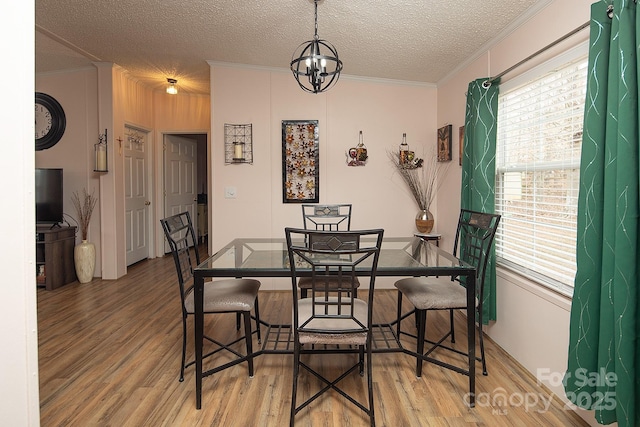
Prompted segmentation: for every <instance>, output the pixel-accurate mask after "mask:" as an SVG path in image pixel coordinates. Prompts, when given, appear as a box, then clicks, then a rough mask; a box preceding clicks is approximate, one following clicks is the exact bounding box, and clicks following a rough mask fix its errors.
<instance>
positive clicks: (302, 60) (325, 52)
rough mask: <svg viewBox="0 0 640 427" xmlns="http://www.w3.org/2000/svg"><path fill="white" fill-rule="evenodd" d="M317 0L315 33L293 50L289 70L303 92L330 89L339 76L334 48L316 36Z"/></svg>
mask: <svg viewBox="0 0 640 427" xmlns="http://www.w3.org/2000/svg"><path fill="white" fill-rule="evenodd" d="M318 1H319V0H314V3H315V34H314V36H313V40H308V41H306V42H303V43H302V44H301V45H300V46H298V47H297V48H296V50H295V52H293V56H292V59H291V65H290V67H291V71H292V72H293V77H295V79H296V81H297V82H298V85H300V87H301V88H302V90H304V91H305V92H310V93H320V92H324V91H325V90H328V89H330V88H331V87H332V86H333V85H334V84H336V82H337V81H338V78H339V77H340V71H342V61H340V59H338V52H337V51H336V48H335V47H334V46H333V45H332V44H331V43H329V42H328V41H326V40H322V39H320V38H319V37H318Z"/></svg>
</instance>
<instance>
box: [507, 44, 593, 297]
mask: <svg viewBox="0 0 640 427" xmlns="http://www.w3.org/2000/svg"><path fill="white" fill-rule="evenodd" d="M588 48H589V44H588V41H585V42H582V43H580V44H579V45H577V46H575V47H573V48H571V49H568V50H566V51H565V52H563V53H560V54H558V55H556V56H555V57H553V58H551V59H550V60H548V61H546V62H544V63H542V64H540V65H538V66H535V67H533V68H531V69H530V70H528V71H526V72H524V73H522V74H520V75H518V76H516V77H514V78H512V79H510V80H508V81H506V82H503V83H501V84H500V94H499V97H500V98H501V97H502V96H504V95H507V94H508V93H510V92H512V91H514V90H516V89H520V88H522V87H524V86H526V85H529V84H531V83H532V82H535V81H536V80H538V79H540V78H542V77H544V76H546V75H549V73H552V72H553V70H556V69H560V68H564V67H566V66H568V65H570V64H572V63H575V62H577V61H585V62H586V63H587V65H586V67H585V69H586V70H587V73H588V68H587V67H588ZM587 78H588V75H587V74H585V91H586V79H587ZM585 101H586V96H585V98H584V99H583V102H585ZM499 104H500V102H499ZM582 110H583V112H584V107H583V109H582ZM500 116H501V111H500V109H499V110H498V134H497V141H496V213H500V214H503V213H504V212H503V211H502V209H501V206H502V200H503V199H499V197H501V195H502V194H505V192H504V187H499V186H500V185H502V184H501V181H505V180H504V179H502V180H501V177H502V176H503V175H504V174H506V173H509V172H520V171H523V170H524V169H526V170H527V171H528V172H533V173H538V172H542V171H545V170H547V171H548V170H565V171H567V170H572V169H574V168H575V167H577V169H578V171H579V168H580V158H579V156H578V159H577V164H576V161H575V159H574V161H573V162H571V161H555V162H547V163H542V162H540V164H538V165H535V164H534V163H526V162H525V163H521V164H520V165H519V166H520V167H512V168H509V163H508V162H505V163H501V161H500V154H501V153H500V151H499V150H500V149H501V144H500V139H501V136H502V135H501V133H500V130H501V129H500ZM582 126H584V120H583V121H582ZM577 181H578V182H577V185H578V190H579V177H578V178H577ZM505 182H506V181H505ZM536 194H537V192H536ZM577 199H578V197H577V194H576V197H575V200H576V201H575V209H576V212H577V203H578V202H577ZM572 206H573V205H572ZM504 225H505V223H504V222H501V224H500V231H501V232H502V227H503V226H504ZM574 226H575V227H577V221H576V223H575V225H574ZM575 231H576V234H577V230H575ZM501 232H500V233H498V234H497V235H496V245H495V246H496V265H497V266H498V267H501V268H506V269H508V270H511V271H514V272H515V273H517V274H519V275H522V276H524V277H525V278H527V279H528V280H530V281H532V282H534V283H535V284H537V285H540V286H542V287H544V288H546V289H549V290H552V291H555V292H558V293H560V294H562V295H564V296H567V297H569V298H571V297H572V295H573V281H571V284H570V285H569V284H567V283H565V282H563V281H562V280H561V279H558V278H554V277H551V276H549V275H547V274H545V273H542V272H540V271H536V270H534V269H532V268H531V266H530V265H521V264H519V263H517V262H514V261H513V260H509V259H507V258H504V257H502V256H501V255H500V249H499V248H500V247H501V246H502V245H501V240H502V233H501ZM514 240H516V239H514ZM515 243H516V244H517V241H515ZM573 250H574V251H575V242H574V244H573ZM574 257H575V255H574ZM572 274H573V276H575V263H574V270H573V272H572ZM557 277H558V276H557ZM566 277H567V276H566V275H565V280H566Z"/></svg>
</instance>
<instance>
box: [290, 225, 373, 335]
mask: <svg viewBox="0 0 640 427" xmlns="http://www.w3.org/2000/svg"><path fill="white" fill-rule="evenodd" d="M383 233H384V230H382V229H375V230H360V231H322V230H304V229H296V228H285V235H286V239H287V248H288V253H289V265H290V268H291V279H292V281H291V283H292V289H293V301H294V304H293V307H294V315H293V319H294V330H295V331H305V330H306V331H308V332H314V333H323V332H324V333H329V331H323V330H322V329H318V328H317V325H318V324H322V319H344V320H345V325H350V326H349V327H348V328H345V329H348V330H344V332H363V331H366V330H368V328H370V326H371V321H372V319H371V312H372V311H371V307H372V306H373V291H374V288H375V278H376V271H377V268H378V258H379V256H380V247H381V245H382V236H383ZM356 270H357V271H358V274H359V275H361V276H368V277H369V295H368V303H369V312H368V319H367V325H364V324H363V323H362V322H360V321H358V320H357V319H356V318H355V316H354V301H355V296H354V295H355V290H356V286H357V283H356ZM301 275H310V276H311V278H312V280H311V282H312V284H311V288H310V289H309V290H308V295H310V297H309V298H310V299H311V301H312V304H311V307H312V313H311V317H310V318H309V320H308V321H307V322H305V324H304V325H298V302H299V297H298V292H299V288H298V286H297V279H298V278H299V277H300V276H301ZM336 278H338V280H337V282H338V286H337V288H336V287H335V286H333V287H331V286H329V282H330V281H331V282H334V283H335V282H336ZM316 319H317V320H316ZM318 320H319V321H320V323H318ZM305 328H306V329H305ZM332 332H335V330H332Z"/></svg>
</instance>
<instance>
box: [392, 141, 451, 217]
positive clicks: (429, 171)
mask: <svg viewBox="0 0 640 427" xmlns="http://www.w3.org/2000/svg"><path fill="white" fill-rule="evenodd" d="M387 155H388V156H389V160H390V161H391V163H392V164H393V166H394V169H395V170H396V172H398V174H399V175H400V176H401V177H402V180H403V181H404V182H405V184H407V187H408V188H409V192H410V193H411V196H413V199H414V200H415V201H416V203H417V205H418V208H419V209H420V210H429V208H430V207H431V203H432V202H433V199H434V198H435V196H436V191H437V184H438V176H439V175H441V171H442V167H441V165H442V164H441V163H438V159H437V157H436V156H435V155H433V156H429V157H428V158H426V159H424V161H423V163H422V166H421V167H415V166H407V165H406V164H402V163H401V162H400V157H399V156H398V153H397V152H396V151H387Z"/></svg>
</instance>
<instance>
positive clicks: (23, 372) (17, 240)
mask: <svg viewBox="0 0 640 427" xmlns="http://www.w3.org/2000/svg"><path fill="white" fill-rule="evenodd" d="M3 17H4V19H3V21H4V22H3V25H2V27H0V37H1V38H2V40H4V41H5V42H4V43H3V44H2V53H3V55H6V58H11V66H12V68H13V69H15V70H17V72H13V73H11V77H10V79H9V80H10V81H7V84H6V85H5V87H4V95H5V96H6V98H5V102H4V103H3V106H2V107H0V111H1V112H2V114H0V140H1V141H3V142H4V143H3V153H2V156H0V183H1V184H0V188H1V189H2V195H3V197H4V200H5V201H6V203H7V205H6V206H5V208H4V209H2V213H0V219H1V220H2V225H3V229H2V237H3V242H4V244H3V245H2V248H0V271H2V286H0V320H1V321H0V340H2V342H3V345H2V350H1V354H2V358H1V359H2V363H0V384H1V386H0V420H2V421H1V423H2V424H3V425H11V426H38V425H40V412H39V407H40V406H39V393H38V334H37V331H38V325H37V319H36V286H35V285H36V284H35V245H34V237H35V209H34V206H35V197H34V192H33V189H34V173H33V169H34V154H33V153H34V134H33V123H34V114H33V101H34V71H33V69H34V33H33V27H34V23H35V22H34V5H33V2H15V3H11V4H6V5H3ZM16 35H18V36H16Z"/></svg>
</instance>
